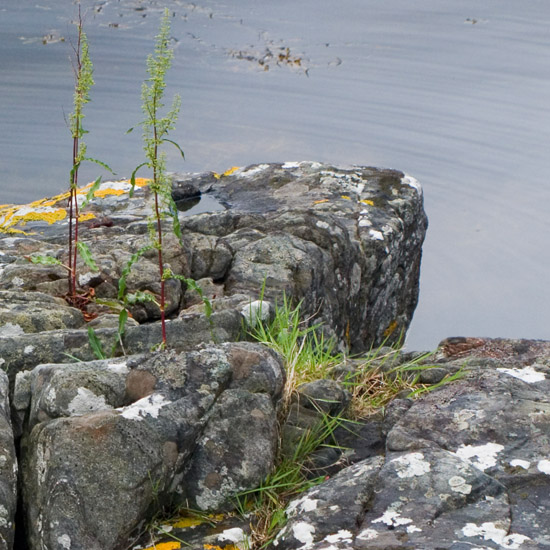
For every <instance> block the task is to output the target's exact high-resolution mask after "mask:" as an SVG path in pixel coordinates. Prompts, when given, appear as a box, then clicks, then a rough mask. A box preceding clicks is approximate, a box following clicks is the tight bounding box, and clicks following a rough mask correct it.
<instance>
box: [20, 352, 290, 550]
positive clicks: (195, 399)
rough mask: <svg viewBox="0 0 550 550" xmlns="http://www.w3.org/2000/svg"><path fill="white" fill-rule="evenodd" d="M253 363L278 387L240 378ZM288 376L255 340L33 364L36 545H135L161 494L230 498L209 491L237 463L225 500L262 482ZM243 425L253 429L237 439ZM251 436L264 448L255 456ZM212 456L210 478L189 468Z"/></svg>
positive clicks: (27, 411)
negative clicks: (251, 387)
mask: <svg viewBox="0 0 550 550" xmlns="http://www.w3.org/2000/svg"><path fill="white" fill-rule="evenodd" d="M237 357H239V358H240V360H239V361H235V358H237ZM243 364H247V365H248V368H249V369H250V370H251V371H256V372H257V378H260V379H262V380H264V381H268V380H273V381H275V385H272V386H269V391H267V392H266V393H262V392H261V390H259V389H258V393H251V392H249V391H248V390H247V389H245V388H244V387H240V388H239V387H238V386H239V382H238V379H239V374H238V373H239V372H241V371H242V368H243ZM263 369H265V371H266V372H265V373H262V370H263ZM234 378H236V379H237V388H235V389H232V384H233V382H232V381H233V379H234ZM282 380H283V374H282V367H281V365H280V363H279V362H278V360H277V358H276V357H275V356H274V355H273V354H271V352H269V351H266V350H264V349H262V348H261V347H260V346H258V345H253V344H249V345H245V346H239V345H237V348H235V349H232V345H227V346H226V347H225V348H223V349H222V348H220V347H206V348H204V349H202V350H200V351H195V352H188V353H181V354H178V353H176V352H166V353H159V354H153V355H143V356H132V357H128V358H125V359H116V360H104V361H95V362H92V363H77V364H73V365H41V366H39V367H37V368H36V369H34V370H32V371H28V372H26V373H21V374H20V375H19V377H18V379H17V383H16V389H15V402H16V403H17V404H18V407H19V414H20V415H23V416H24V420H23V425H24V432H23V445H22V454H23V488H24V502H25V509H26V514H27V529H28V535H29V543H30V547H31V548H41V549H54V548H55V549H58V548H62V547H63V546H62V545H61V546H60V542H59V541H60V540H66V541H70V544H71V545H70V548H71V549H75V548H76V549H82V550H93V549H98V550H99V549H101V550H108V549H118V548H122V547H126V546H125V545H127V544H129V542H128V540H129V536H130V535H131V534H132V532H134V531H135V530H136V528H137V527H138V526H139V525H140V524H141V523H142V522H144V521H146V520H147V518H149V517H150V516H151V514H153V513H154V512H155V510H156V509H157V507H158V506H159V502H165V503H166V502H169V501H170V500H172V501H174V498H177V497H178V495H181V494H193V495H196V500H197V503H201V502H205V503H206V502H208V503H212V502H213V503H214V504H216V505H217V504H219V503H220V502H222V498H221V497H219V496H216V495H214V496H213V497H212V495H213V492H212V491H211V492H208V490H211V489H212V487H211V486H209V485H208V484H209V483H210V481H211V480H210V478H209V477H208V476H209V474H210V477H211V476H212V475H215V473H216V472H220V471H221V470H220V469H219V468H222V466H223V465H225V464H226V463H227V465H228V466H227V468H225V469H224V470H223V483H224V489H223V490H222V491H221V493H222V496H223V498H224V499H227V498H228V497H230V496H231V495H232V494H234V492H235V491H236V490H245V489H251V488H254V487H255V486H256V485H257V484H258V483H259V481H260V480H261V479H262V477H263V476H265V475H266V473H267V472H268V471H269V470H270V469H271V467H272V464H273V458H274V449H275V445H276V439H277V430H276V426H275V418H276V415H275V414H274V408H275V406H276V398H277V396H278V395H280V392H281V386H282ZM241 386H242V385H241ZM25 404H28V406H27V408H25ZM236 425H238V426H239V429H240V436H239V437H240V438H241V439H235V438H231V437H230V430H229V428H230V427H231V426H236ZM247 442H248V443H247ZM224 443H226V444H227V446H225V447H223V448H221V447H217V445H218V444H220V445H223V444H224ZM240 443H242V444H243V445H248V450H250V451H252V450H254V453H253V455H252V456H251V457H250V459H249V460H247V459H246V458H244V459H243V457H242V454H241V453H242V447H240V446H239V444H240ZM250 445H253V446H255V447H254V449H253V448H252V447H250ZM220 450H221V451H223V452H222V453H221V455H220V454H217V453H218V451H220ZM201 453H202V454H201ZM202 455H207V456H206V458H207V459H208V460H210V462H207V464H206V468H209V469H208V470H206V471H203V470H201V471H200V475H202V476H203V480H202V481H204V482H205V486H204V487H202V485H201V479H200V478H195V477H191V478H189V477H186V475H185V474H186V472H188V471H189V470H190V469H191V470H192V469H193V468H196V467H197V466H200V465H202V464H203V463H202V462H201V456H202ZM197 486H201V491H196V490H195V488H196V487H197ZM225 487H227V489H225Z"/></svg>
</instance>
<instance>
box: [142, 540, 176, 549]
mask: <svg viewBox="0 0 550 550" xmlns="http://www.w3.org/2000/svg"><path fill="white" fill-rule="evenodd" d="M179 548H181V542H175V541H170V542H159V543H158V544H155V545H154V546H148V547H147V548H145V549H144V550H179Z"/></svg>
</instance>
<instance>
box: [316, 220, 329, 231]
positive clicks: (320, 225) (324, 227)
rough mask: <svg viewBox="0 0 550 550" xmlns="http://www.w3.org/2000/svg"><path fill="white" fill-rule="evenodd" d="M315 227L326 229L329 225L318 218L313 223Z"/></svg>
mask: <svg viewBox="0 0 550 550" xmlns="http://www.w3.org/2000/svg"><path fill="white" fill-rule="evenodd" d="M315 225H316V226H317V227H320V228H321V229H328V228H329V227H330V225H329V224H328V223H327V222H324V221H323V220H318V221H317V223H316V224H315Z"/></svg>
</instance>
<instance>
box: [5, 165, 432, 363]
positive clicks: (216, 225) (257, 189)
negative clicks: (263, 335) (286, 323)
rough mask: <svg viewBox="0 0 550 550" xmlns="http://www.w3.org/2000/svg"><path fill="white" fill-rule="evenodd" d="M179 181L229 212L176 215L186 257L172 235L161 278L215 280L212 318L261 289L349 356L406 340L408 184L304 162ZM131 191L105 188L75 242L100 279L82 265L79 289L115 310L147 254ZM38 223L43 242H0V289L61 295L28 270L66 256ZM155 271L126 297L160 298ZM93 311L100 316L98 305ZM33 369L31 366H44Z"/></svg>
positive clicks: (145, 192)
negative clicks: (287, 301) (311, 320)
mask: <svg viewBox="0 0 550 550" xmlns="http://www.w3.org/2000/svg"><path fill="white" fill-rule="evenodd" d="M175 180H176V182H177V183H175V185H174V194H175V197H176V198H179V197H180V195H181V193H182V190H184V194H186V193H187V191H185V190H186V189H192V190H193V194H196V195H200V194H202V197H203V199H201V200H207V199H208V198H214V199H215V200H216V203H217V204H221V205H224V206H225V208H226V209H225V210H223V211H215V212H211V213H205V214H200V215H195V216H192V215H191V216H186V215H185V214H184V213H180V224H181V226H182V230H183V237H184V242H183V245H184V246H183V247H182V246H181V244H180V243H179V242H178V240H177V239H176V238H175V237H174V235H172V234H171V229H170V227H169V225H168V224H166V225H165V236H164V245H165V253H164V262H165V267H167V268H168V267H169V268H170V269H171V270H172V271H173V273H175V274H177V275H182V276H184V277H192V278H194V279H196V280H199V279H210V280H211V281H212V285H211V288H215V289H216V290H214V291H212V292H211V293H210V295H211V296H212V302H213V305H214V309H216V307H217V302H220V304H222V305H221V307H225V306H224V305H223V303H224V300H225V303H227V300H228V299H231V297H234V296H245V297H246V298H247V300H248V301H249V302H254V301H256V300H257V299H258V297H259V294H260V291H261V288H262V286H263V284H264V282H265V297H266V299H267V300H269V301H271V302H273V301H274V300H276V299H278V300H281V298H282V294H283V292H285V293H286V294H287V295H288V297H289V298H290V297H292V298H294V299H296V300H303V313H304V315H313V314H316V317H315V321H316V322H320V323H322V324H323V326H324V327H325V330H326V331H327V333H328V335H330V336H334V337H336V339H337V341H338V343H339V344H340V346H341V347H349V348H351V349H352V350H353V351H361V350H364V349H367V348H369V347H370V346H371V345H372V344H375V345H376V344H377V343H379V342H381V341H382V340H383V339H384V338H386V337H387V336H389V341H392V340H395V339H397V338H398V337H399V335H400V334H401V332H403V331H405V330H406V329H407V327H408V325H409V323H410V320H411V317H412V313H413V311H414V308H415V306H416V302H417V298H418V276H419V267H420V256H421V245H422V242H423V239H424V234H425V231H426V225H427V222H426V216H425V214H424V211H423V207H422V193H421V191H420V187H419V186H418V184H417V183H416V182H415V181H414V180H413V179H412V178H410V177H408V176H404V175H403V174H402V173H400V172H396V171H391V170H377V169H374V168H365V167H350V168H338V167H334V166H330V165H325V164H319V163H311V162H302V163H286V164H265V165H257V166H251V167H248V168H243V169H240V170H237V171H235V172H234V173H232V174H229V175H224V176H222V177H219V176H218V177H217V178H216V177H215V175H214V174H198V175H187V176H180V177H178V176H176V177H175ZM109 185H110V186H111V187H113V189H110V188H109ZM125 186H126V187H125ZM126 188H129V184H125V183H122V182H117V183H112V182H111V183H109V182H105V183H104V184H102V187H101V189H100V192H99V195H98V196H97V197H96V198H94V199H93V200H92V201H91V202H90V204H89V205H88V207H87V213H89V214H92V215H94V216H95V218H94V219H92V220H90V221H89V222H86V223H84V224H83V226H82V231H81V232H80V238H81V239H82V240H83V242H86V243H87V244H88V246H89V248H90V250H91V251H92V254H93V256H94V258H95V260H96V263H97V265H98V266H99V271H98V272H92V271H90V269H89V268H88V267H86V266H85V265H84V264H83V262H82V261H81V260H79V263H78V266H77V271H78V273H79V283H80V285H81V286H82V287H83V288H84V289H87V288H92V289H94V292H95V295H96V296H98V297H100V298H103V299H111V300H112V299H114V298H116V295H117V285H118V281H119V279H120V277H121V273H122V271H123V269H124V266H125V265H126V263H127V261H128V259H129V258H130V257H131V255H132V254H135V253H136V252H137V251H139V250H142V249H143V247H144V246H146V245H147V244H148V243H149V240H148V235H147V223H146V218H147V216H148V215H150V214H151V205H152V201H151V200H150V190H149V189H148V187H147V186H145V187H140V188H138V189H137V190H136V194H135V196H134V198H133V199H129V198H128V195H127V194H124V193H123V191H124V189H126ZM195 190H196V192H195ZM121 192H122V193H123V194H122V195H121V194H120V193H121ZM115 193H116V194H115ZM62 206H63V205H62V204H61V203H58V204H56V205H55V208H57V209H59V208H61V207H62ZM39 217H40V213H37V214H36V215H34V216H33V218H32V219H33V220H34V221H27V222H26V223H27V225H25V226H22V227H21V229H24V230H39V231H40V232H41V235H40V236H37V235H32V236H31V235H28V236H25V235H21V234H17V237H11V236H9V237H3V238H0V251H2V252H3V255H1V256H0V289H12V290H15V291H29V290H31V291H35V292H36V291H41V292H47V293H52V294H63V293H64V292H66V271H65V270H64V269H63V268H61V267H59V266H44V265H35V264H31V263H29V262H28V260H27V258H28V257H29V256H30V255H33V254H36V253H40V254H48V255H50V256H53V257H55V258H57V259H59V260H60V261H63V258H64V255H65V253H66V252H65V247H66V244H65V236H66V231H67V227H66V220H64V221H58V222H55V223H53V224H51V225H50V224H48V223H46V222H43V223H42V222H40V221H36V219H38V218H39ZM23 221H25V220H23ZM10 229H15V227H12V228H10ZM17 229H19V227H17ZM155 266H156V257H155V251H154V250H149V251H148V252H145V253H144V254H143V257H141V258H140V260H139V261H138V262H137V263H136V264H135V265H134V269H132V270H131V272H130V274H129V276H128V278H127V283H128V292H135V291H138V290H139V291H143V292H149V293H151V294H153V295H158V293H159V289H160V288H159V281H158V266H156V267H155ZM213 285H215V287H214V286H213ZM166 290H167V310H166V311H167V314H168V315H173V316H176V315H178V314H184V312H185V308H187V307H191V308H194V307H196V296H195V297H194V296H192V295H190V296H189V299H187V298H186V296H185V289H183V288H182V285H181V283H180V282H179V281H176V280H170V281H167V289H166ZM241 301H242V300H241ZM90 310H91V311H94V312H99V313H100V314H101V313H102V310H101V308H98V307H97V305H93V306H90ZM103 312H105V311H103ZM132 314H133V316H134V318H135V319H136V320H137V321H138V322H140V323H145V322H150V321H154V320H157V319H158V318H159V309H158V306H156V305H155V304H154V302H147V303H146V304H141V305H136V306H133V308H132ZM0 319H1V317H0ZM60 323H61V321H59V322H58V324H57V325H55V324H54V323H53V322H50V324H49V325H48V327H49V328H48V330H51V329H54V328H63V327H65V326H66V327H67V328H76V327H77V326H78V323H77V320H76V321H63V323H64V324H63V323H61V324H60ZM12 324H13V323H12ZM39 324H40V323H39ZM42 325H43V323H42V324H41V325H40V326H42ZM25 331H26V330H25ZM36 359H37V360H36V362H35V363H34V364H35V365H36V364H38V363H40V362H43V361H44V360H46V361H47V360H48V359H46V358H45V357H37V358H36ZM56 361H57V359H56Z"/></svg>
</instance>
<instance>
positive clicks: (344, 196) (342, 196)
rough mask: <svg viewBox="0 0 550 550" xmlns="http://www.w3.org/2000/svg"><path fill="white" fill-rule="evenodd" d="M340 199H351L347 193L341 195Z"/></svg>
mask: <svg viewBox="0 0 550 550" xmlns="http://www.w3.org/2000/svg"><path fill="white" fill-rule="evenodd" d="M341 198H342V199H346V200H347V201H350V200H351V197H348V196H347V195H341Z"/></svg>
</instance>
